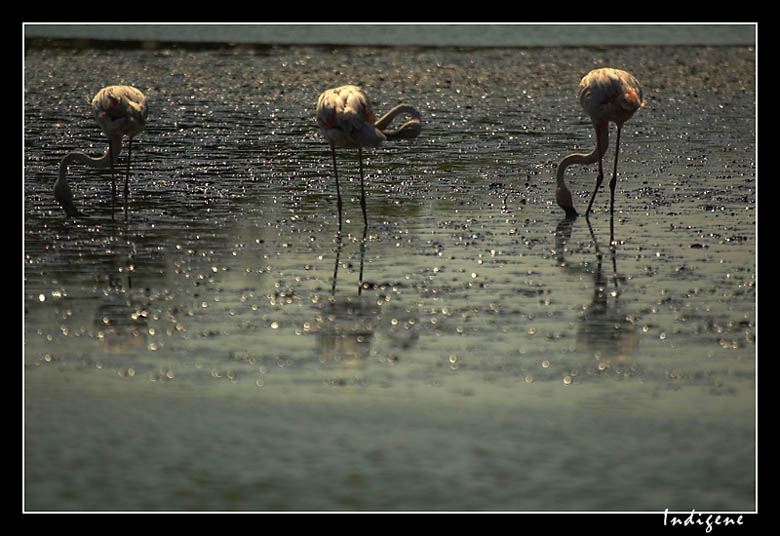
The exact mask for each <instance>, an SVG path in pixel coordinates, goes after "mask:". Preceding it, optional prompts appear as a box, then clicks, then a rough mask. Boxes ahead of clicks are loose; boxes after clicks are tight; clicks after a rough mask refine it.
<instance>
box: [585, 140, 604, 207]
mask: <svg viewBox="0 0 780 536" xmlns="http://www.w3.org/2000/svg"><path fill="white" fill-rule="evenodd" d="M596 149H597V153H598V155H599V174H598V175H597V176H596V186H595V187H594V188H593V193H592V194H591V196H590V202H589V203H588V209H587V210H586V211H585V219H588V215H589V214H590V208H591V207H592V206H593V201H594V200H595V199H596V193H598V191H599V187H600V186H601V182H602V181H603V180H604V169H603V167H602V164H601V158H602V156H604V149H603V148H602V147H601V133H600V132H599V129H598V127H597V128H596Z"/></svg>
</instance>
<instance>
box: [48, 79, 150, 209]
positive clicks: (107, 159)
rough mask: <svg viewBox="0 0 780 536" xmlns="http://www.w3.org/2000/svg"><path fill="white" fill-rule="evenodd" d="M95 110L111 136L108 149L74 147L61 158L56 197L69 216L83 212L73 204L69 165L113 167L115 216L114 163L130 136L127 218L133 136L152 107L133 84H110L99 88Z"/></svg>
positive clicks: (103, 128)
mask: <svg viewBox="0 0 780 536" xmlns="http://www.w3.org/2000/svg"><path fill="white" fill-rule="evenodd" d="M92 111H93V113H94V115H95V120H96V121H97V123H98V125H99V126H100V128H101V129H102V130H103V133H104V134H105V135H106V136H107V137H108V149H106V152H105V154H104V155H103V156H100V157H91V156H88V155H86V154H84V153H82V152H79V151H74V152H71V153H68V154H67V155H65V158H63V159H62V161H61V162H60V170H59V177H58V179H57V182H55V183H54V198H55V199H56V200H57V201H58V202H59V203H60V205H62V208H63V209H64V210H65V213H66V214H67V215H68V216H80V215H81V214H80V213H79V211H78V210H76V207H75V206H74V205H73V193H72V192H71V191H70V187H69V186H68V180H67V172H68V166H70V165H71V164H85V165H87V166H90V167H94V168H98V169H104V168H107V167H110V168H111V219H113V218H114V205H115V203H116V182H115V181H114V164H115V163H116V160H117V158H118V157H119V154H120V153H121V152H122V138H123V137H124V136H127V137H128V138H129V139H130V142H129V145H128V150H127V173H126V175H125V190H124V197H125V219H127V196H128V193H129V188H128V179H129V178H130V157H131V155H132V151H133V136H136V135H137V134H139V133H141V131H143V129H144V126H145V125H146V118H147V117H148V115H149V107H148V105H147V103H146V97H145V96H144V94H143V93H141V91H139V90H138V89H136V88H134V87H131V86H108V87H104V88H103V89H101V90H100V91H98V92H97V94H96V95H95V97H94V98H93V99H92Z"/></svg>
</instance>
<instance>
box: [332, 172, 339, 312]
mask: <svg viewBox="0 0 780 536" xmlns="http://www.w3.org/2000/svg"><path fill="white" fill-rule="evenodd" d="M336 185H337V186H336V191H338V181H336ZM339 200H340V198H339ZM339 204H340V203H339ZM339 215H341V210H339ZM336 240H337V241H338V243H337V245H336V264H335V265H334V266H333V282H332V283H331V286H330V295H331V296H333V297H335V296H336V279H338V275H339V257H341V229H339V232H338V234H337V235H336Z"/></svg>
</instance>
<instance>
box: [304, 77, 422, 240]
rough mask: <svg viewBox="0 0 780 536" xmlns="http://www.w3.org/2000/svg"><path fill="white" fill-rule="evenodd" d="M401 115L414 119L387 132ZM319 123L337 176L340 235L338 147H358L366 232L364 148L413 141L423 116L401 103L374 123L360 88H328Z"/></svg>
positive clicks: (320, 101)
mask: <svg viewBox="0 0 780 536" xmlns="http://www.w3.org/2000/svg"><path fill="white" fill-rule="evenodd" d="M401 113H406V114H408V115H410V116H411V119H410V120H408V121H407V122H406V123H404V124H403V125H401V126H400V127H399V128H397V129H394V130H386V129H387V126H388V125H389V124H390V122H391V121H392V120H393V118H394V117H395V116H396V115H398V114H401ZM317 123H318V124H319V126H320V133H321V134H322V135H323V137H324V138H325V139H326V140H328V143H330V147H331V150H332V153H333V173H334V175H335V177H336V198H337V200H336V202H337V205H338V211H339V232H341V191H340V189H339V175H338V171H337V168H336V147H346V148H353V149H354V148H357V150H358V158H359V160H360V208H361V209H362V210H363V222H364V227H363V229H364V231H365V229H367V228H368V218H367V217H366V192H365V188H364V185H363V147H378V146H379V145H381V144H382V142H384V141H385V140H396V139H401V138H414V137H416V136H417V135H418V134H419V133H420V128H421V124H420V113H419V112H418V111H417V110H416V109H415V108H413V107H412V106H410V105H408V104H399V105H398V106H396V107H395V108H393V109H392V110H390V111H389V112H387V113H386V114H385V115H384V116H382V117H381V118H380V119H379V120H375V117H374V112H373V111H372V109H371V102H370V101H369V100H368V97H367V96H366V94H365V92H363V90H362V89H360V88H359V87H357V86H352V85H346V86H341V87H337V88H333V89H328V90H327V91H325V92H324V93H322V95H320V97H319V99H317Z"/></svg>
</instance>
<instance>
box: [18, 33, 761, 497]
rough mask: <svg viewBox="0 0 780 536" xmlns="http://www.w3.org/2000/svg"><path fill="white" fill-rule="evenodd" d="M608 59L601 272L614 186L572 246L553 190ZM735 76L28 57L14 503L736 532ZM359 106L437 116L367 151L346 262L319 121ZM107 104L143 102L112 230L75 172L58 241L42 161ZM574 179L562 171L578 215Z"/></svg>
mask: <svg viewBox="0 0 780 536" xmlns="http://www.w3.org/2000/svg"><path fill="white" fill-rule="evenodd" d="M119 60H121V61H119ZM603 64H610V65H612V66H615V67H621V68H626V69H628V70H630V71H631V72H633V73H634V74H635V75H636V76H637V77H638V78H639V80H640V81H642V82H643V84H644V88H645V91H646V95H647V98H648V104H647V105H646V107H645V108H644V109H642V110H641V111H640V112H639V113H637V114H636V115H635V117H634V118H633V119H632V120H631V122H630V124H627V126H626V129H625V130H624V136H623V145H622V146H621V165H620V180H619V185H618V191H617V195H616V204H617V210H618V213H617V214H616V225H615V229H616V238H617V244H616V246H615V247H614V248H610V245H609V243H608V240H609V216H608V197H609V196H608V195H607V191H606V190H605V191H604V192H602V194H601V195H600V197H599V198H598V199H597V202H596V205H595V213H594V214H593V215H592V217H591V221H590V223H591V226H589V225H588V224H587V222H586V221H585V220H584V219H582V218H580V219H578V220H576V221H574V222H565V221H562V212H561V211H560V210H559V209H558V208H557V207H556V206H555V205H554V197H553V195H552V192H553V174H554V169H555V165H556V163H557V161H558V160H559V159H560V158H561V157H562V156H563V155H565V154H567V153H569V152H572V151H574V150H590V148H591V146H592V144H593V141H592V140H593V138H592V129H591V128H590V126H589V123H588V121H587V118H585V117H583V113H582V111H581V110H580V108H579V105H578V103H577V102H576V98H575V88H576V85H577V83H578V81H579V79H580V77H581V76H582V75H583V74H584V73H586V72H587V71H588V70H589V69H591V68H593V67H596V66H601V65H603ZM754 67H755V66H754V52H753V50H752V49H750V48H747V47H716V48H704V47H701V48H700V47H681V48H665V47H644V48H639V49H630V48H623V49H588V48H565V49H555V48H549V49H530V50H529V49H509V48H507V49H486V50H455V49H446V48H441V49H414V48H376V49H375V48H360V47H358V48H350V49H331V48H317V47H310V48H307V47H291V48H223V49H213V50H201V51H196V52H193V51H189V50H186V49H150V50H121V51H118V52H116V53H112V54H108V53H107V52H106V51H97V50H91V49H84V50H78V51H74V50H70V49H54V50H43V49H33V50H29V51H27V53H26V56H25V139H24V142H25V169H24V187H25V204H24V226H25V227H24V263H25V264H24V342H25V355H24V365H25V368H24V372H25V404H26V411H25V418H26V420H25V471H26V472H25V501H26V508H28V509H31V510H71V509H82V510H83V509H86V510H127V509H129V510H182V509H183V510H190V509H205V510H234V509H244V510H289V509H292V510H312V509H313V510H318V509H324V510H387V509H392V510H398V509H400V510H484V509H487V510H654V511H662V510H663V509H664V508H669V509H670V510H675V509H677V510H690V509H691V508H695V509H696V510H697V511H703V510H707V509H728V510H750V509H753V508H754V506H755V505H754V491H755V490H754V486H755V465H754V464H755V457H754V448H755V444H754V423H755V413H754V396H755V383H754V377H755V350H756V340H755V339H756V310H755V301H756V282H757V281H756V277H757V272H756V265H755V251H756V249H755V240H756V232H755V220H756V171H755V121H754V119H755V83H754V80H755V77H754ZM347 81H349V82H353V83H358V84H360V85H362V86H363V87H364V88H365V89H366V90H367V91H368V92H369V95H370V96H371V97H372V100H373V102H374V106H375V109H376V110H377V111H378V112H380V113H381V112H382V111H383V110H387V109H389V108H390V107H391V106H393V105H395V104H397V103H398V102H401V101H407V102H410V103H413V104H414V105H415V106H416V107H418V109H420V110H421V111H422V113H423V120H424V123H423V133H422V135H421V136H420V137H419V138H418V139H416V140H414V141H413V142H403V143H397V144H392V145H390V144H388V145H386V146H385V147H382V148H381V149H378V150H372V151H369V152H367V153H365V154H366V155H367V161H366V169H367V172H368V174H369V178H368V194H369V200H368V215H369V220H370V227H369V235H368V237H367V241H366V242H365V243H363V242H362V215H361V213H360V206H359V202H358V201H359V185H358V183H357V182H356V181H355V179H356V177H357V162H356V159H355V155H353V154H350V153H348V152H346V151H342V152H341V153H340V156H339V158H340V165H341V168H340V169H341V171H342V173H343V176H344V177H348V176H350V177H352V182H346V183H345V185H344V186H343V187H342V188H343V190H342V191H343V193H344V194H345V195H346V199H347V200H348V201H347V202H345V216H346V218H347V220H348V221H347V222H345V234H344V236H343V237H342V241H341V243H340V244H339V242H338V241H337V239H336V234H335V231H336V226H337V218H336V212H335V191H334V189H333V184H332V178H331V177H332V175H331V173H332V169H331V161H330V153H329V150H328V148H327V146H326V145H325V144H324V142H323V141H322V140H321V139H320V138H319V136H318V134H317V131H316V126H315V123H314V121H313V115H314V103H315V101H316V98H317V95H318V94H319V93H320V92H321V91H322V90H323V89H325V88H327V87H332V86H335V85H337V84H341V83H345V82H347ZM108 83H128V84H132V85H135V86H136V87H138V88H140V89H142V90H143V91H144V92H145V93H146V95H147V96H148V97H149V99H150V101H151V117H150V122H149V125H148V128H147V130H146V131H145V132H144V134H143V135H142V136H141V137H139V141H140V143H139V144H138V146H137V147H138V148H137V150H136V148H134V161H133V170H132V175H133V178H132V181H131V197H130V218H129V222H128V223H127V224H124V223H123V222H122V220H121V219H119V220H117V221H116V222H112V221H111V218H110V210H111V208H110V190H109V185H108V181H107V180H106V176H105V175H104V174H103V175H101V174H98V173H96V172H94V171H92V170H83V169H74V170H72V172H71V176H72V177H74V179H73V180H74V182H73V187H74V191H75V194H76V197H77V203H78V206H79V208H80V209H82V210H84V211H85V212H87V213H88V214H89V215H90V217H89V218H86V219H81V220H65V219H64V217H63V213H62V211H61V209H59V207H58V206H56V205H55V202H54V199H53V196H52V190H51V188H52V185H53V182H54V179H55V177H56V170H57V165H58V162H59V159H60V158H61V157H62V156H63V155H64V154H65V152H67V151H69V150H72V149H76V148H80V149H83V150H87V151H90V152H94V153H96V154H97V153H99V152H102V150H103V149H104V139H103V137H102V135H101V133H100V132H99V129H98V128H97V127H96V125H94V123H93V120H92V118H91V117H90V114H89V110H88V102H89V99H90V98H91V96H92V95H93V94H94V93H95V91H96V90H97V89H99V88H100V87H102V86H103V85H106V84H108ZM613 134H614V132H613ZM613 140H614V138H613V139H611V140H610V141H611V143H613ZM613 148H614V147H610V150H609V151H608V156H607V164H606V167H607V169H611V168H610V163H611V158H612V149H613ZM594 178H595V168H594V167H589V168H582V167H579V168H571V169H570V170H569V172H568V173H567V180H568V181H569V184H570V187H571V188H572V191H573V193H574V194H575V196H576V197H577V200H576V201H575V203H577V204H578V205H579V207H580V208H582V207H584V205H585V203H586V202H587V200H588V195H589V192H590V189H591V188H592V185H593V180H594ZM337 251H339V258H338V260H339V263H338V278H337V280H336V281H335V289H334V281H333V275H334V269H335V268H336V252H337ZM361 266H362V274H363V275H362V281H361V279H360V273H361ZM361 283H362V289H361V291H360V292H358V289H359V286H360V285H361Z"/></svg>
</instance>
